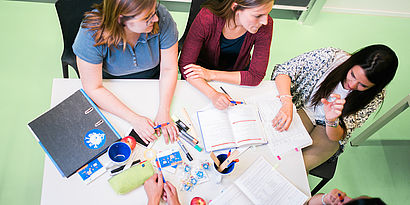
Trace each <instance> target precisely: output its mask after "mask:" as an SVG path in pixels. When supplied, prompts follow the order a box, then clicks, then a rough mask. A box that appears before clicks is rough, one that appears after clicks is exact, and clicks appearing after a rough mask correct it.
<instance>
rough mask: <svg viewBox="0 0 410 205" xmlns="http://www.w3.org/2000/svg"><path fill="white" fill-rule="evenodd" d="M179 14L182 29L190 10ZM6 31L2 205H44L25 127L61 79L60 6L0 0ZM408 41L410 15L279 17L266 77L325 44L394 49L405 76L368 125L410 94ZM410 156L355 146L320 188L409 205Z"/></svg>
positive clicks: (382, 135)
mask: <svg viewBox="0 0 410 205" xmlns="http://www.w3.org/2000/svg"><path fill="white" fill-rule="evenodd" d="M172 15H173V16H174V18H175V20H176V21H177V23H178V29H179V30H180V31H181V32H182V31H183V29H184V28H185V22H186V18H187V13H184V12H172ZM0 26H1V30H0V37H1V38H0V73H1V80H0V88H1V96H2V97H1V99H2V100H1V106H0V109H1V112H0V114H1V123H0V124H1V129H0V137H1V142H0V164H1V169H0V204H5V205H6V204H7V205H13V204H19V205H20V204H21V205H23V204H24V205H31V204H40V196H41V184H42V172H43V161H44V154H43V151H42V150H41V148H40V146H39V145H38V144H37V143H36V142H35V140H34V138H33V137H32V135H31V133H30V132H29V130H28V129H27V126H26V125H27V123H28V122H29V121H30V120H32V119H34V118H35V117H37V116H38V115H39V114H41V113H42V112H44V111H45V110H47V109H48V107H49V105H50V95H51V84H52V79H53V78H60V77H61V76H62V72H61V64H60V60H59V59H60V55H61V51H62V39H61V38H62V37H61V31H60V27H59V22H58V20H57V16H56V12H55V9H54V5H53V4H49V3H32V2H19V1H3V0H0ZM409 36H410V19H409V18H394V17H380V16H365V15H351V14H349V15H347V14H336V13H321V14H320V15H319V18H318V19H317V20H316V21H315V23H314V24H313V25H311V26H304V25H301V24H298V23H297V22H295V21H292V20H275V25H274V37H273V38H274V40H273V43H272V49H271V59H270V65H269V68H268V72H267V73H268V74H267V77H266V79H269V77H268V76H270V73H271V71H272V66H273V65H274V64H276V63H281V62H283V61H285V60H287V59H289V58H291V57H293V56H295V55H298V54H300V53H302V52H304V51H308V50H311V49H315V48H320V47H324V46H334V47H339V48H342V49H345V50H347V51H354V50H356V49H358V48H360V47H362V46H365V45H368V44H372V43H384V44H387V45H389V46H391V47H392V48H393V49H394V50H395V51H396V52H397V54H398V57H399V59H400V66H399V71H398V73H397V75H396V78H395V79H394V81H393V82H392V83H391V85H389V87H388V91H389V92H388V95H387V99H386V100H385V103H384V105H383V109H382V110H381V111H380V113H379V115H377V116H376V118H374V117H372V118H371V120H370V121H369V122H368V123H366V125H369V124H370V123H371V122H372V121H374V120H375V119H377V118H378V117H380V116H381V115H382V114H383V113H385V112H386V111H387V110H388V109H389V108H391V107H392V106H393V105H394V104H395V103H397V102H398V101H400V100H401V99H402V98H403V97H404V96H405V95H407V94H408V93H409V91H410V84H409V83H408V82H406V81H408V80H409V76H410V57H409V56H410V42H409V38H408V37H409ZM70 74H71V76H74V74H73V73H72V72H71V73H70ZM409 120H410V110H407V111H406V112H405V113H403V114H402V115H400V116H399V117H398V118H396V119H394V120H393V121H392V123H390V124H388V125H387V126H386V127H384V128H383V129H381V130H380V131H379V132H377V133H376V134H375V135H374V136H373V137H372V139H406V138H407V139H410V134H409V133H410V128H409V126H408V124H409V123H408V121H409ZM359 132H360V130H359ZM359 132H356V134H357V133H359ZM409 156H410V149H409V145H408V144H401V145H399V146H388V145H375V146H361V147H357V148H353V147H350V146H348V147H347V150H346V152H345V153H344V154H343V155H342V156H341V158H340V159H339V164H338V167H337V171H336V176H335V177H334V178H333V179H332V180H331V181H330V182H329V183H328V184H327V185H326V186H325V187H324V188H323V189H322V190H321V191H322V192H325V191H329V190H331V189H332V188H334V187H338V188H340V189H342V190H344V191H345V192H347V193H348V194H349V195H351V196H353V197H355V196H359V195H363V194H368V195H371V196H378V197H381V198H382V199H384V200H385V201H386V202H387V204H408V201H410V196H409V195H408V193H409V191H410V177H409V176H410V174H409V173H410V158H409ZM309 180H310V182H311V186H312V187H313V186H314V185H315V184H316V183H317V182H318V179H316V178H314V177H311V176H309Z"/></svg>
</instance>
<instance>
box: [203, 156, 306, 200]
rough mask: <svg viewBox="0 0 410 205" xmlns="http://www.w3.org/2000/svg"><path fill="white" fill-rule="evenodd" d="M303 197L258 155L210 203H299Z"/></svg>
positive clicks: (301, 193) (304, 198)
mask: <svg viewBox="0 0 410 205" xmlns="http://www.w3.org/2000/svg"><path fill="white" fill-rule="evenodd" d="M307 199H308V196H306V195H305V194H304V193H303V192H301V191H300V190H299V189H298V188H296V187H295V186H294V185H293V184H292V183H290V182H289V181H288V180H287V179H286V178H285V177H283V176H282V175H281V174H280V173H279V172H278V171H277V170H276V169H274V168H273V167H272V166H271V165H270V164H269V162H267V161H266V160H265V159H264V158H263V157H260V158H258V159H257V160H256V161H255V162H254V163H253V164H252V165H251V166H250V167H249V168H248V169H247V170H246V171H245V172H244V173H243V174H242V175H241V176H240V177H239V178H238V179H237V180H235V181H234V183H233V184H232V185H231V186H229V187H228V188H227V189H226V190H224V191H223V192H222V193H221V194H220V195H218V196H217V197H216V198H215V199H213V200H212V201H211V203H210V205H226V204H232V205H234V204H255V205H270V204H272V205H301V204H304V203H305V201H306V200H307Z"/></svg>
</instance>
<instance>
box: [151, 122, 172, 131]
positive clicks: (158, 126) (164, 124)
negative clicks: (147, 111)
mask: <svg viewBox="0 0 410 205" xmlns="http://www.w3.org/2000/svg"><path fill="white" fill-rule="evenodd" d="M167 125H169V122H166V123H162V124H160V125H157V126H155V127H153V128H154V129H158V128H161V127H163V126H167Z"/></svg>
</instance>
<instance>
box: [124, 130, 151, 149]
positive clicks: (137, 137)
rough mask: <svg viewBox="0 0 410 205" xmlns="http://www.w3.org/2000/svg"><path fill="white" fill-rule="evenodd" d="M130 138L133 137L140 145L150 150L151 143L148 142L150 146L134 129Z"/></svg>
mask: <svg viewBox="0 0 410 205" xmlns="http://www.w3.org/2000/svg"><path fill="white" fill-rule="evenodd" d="M128 136H132V137H133V138H134V139H135V141H137V143H138V144H140V145H142V146H144V147H147V148H149V145H150V143H149V142H148V144H147V143H145V142H144V141H143V140H142V139H141V137H140V136H139V135H138V134H137V133H136V132H135V130H134V129H132V130H131V132H130V133H129V134H128Z"/></svg>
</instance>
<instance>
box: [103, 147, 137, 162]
mask: <svg viewBox="0 0 410 205" xmlns="http://www.w3.org/2000/svg"><path fill="white" fill-rule="evenodd" d="M130 156H131V148H130V146H128V144H126V143H124V142H116V143H114V144H112V145H111V146H110V147H109V148H108V157H109V158H110V159H111V161H112V162H113V163H114V164H121V163H123V162H125V161H127V160H128V159H129V158H130Z"/></svg>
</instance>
